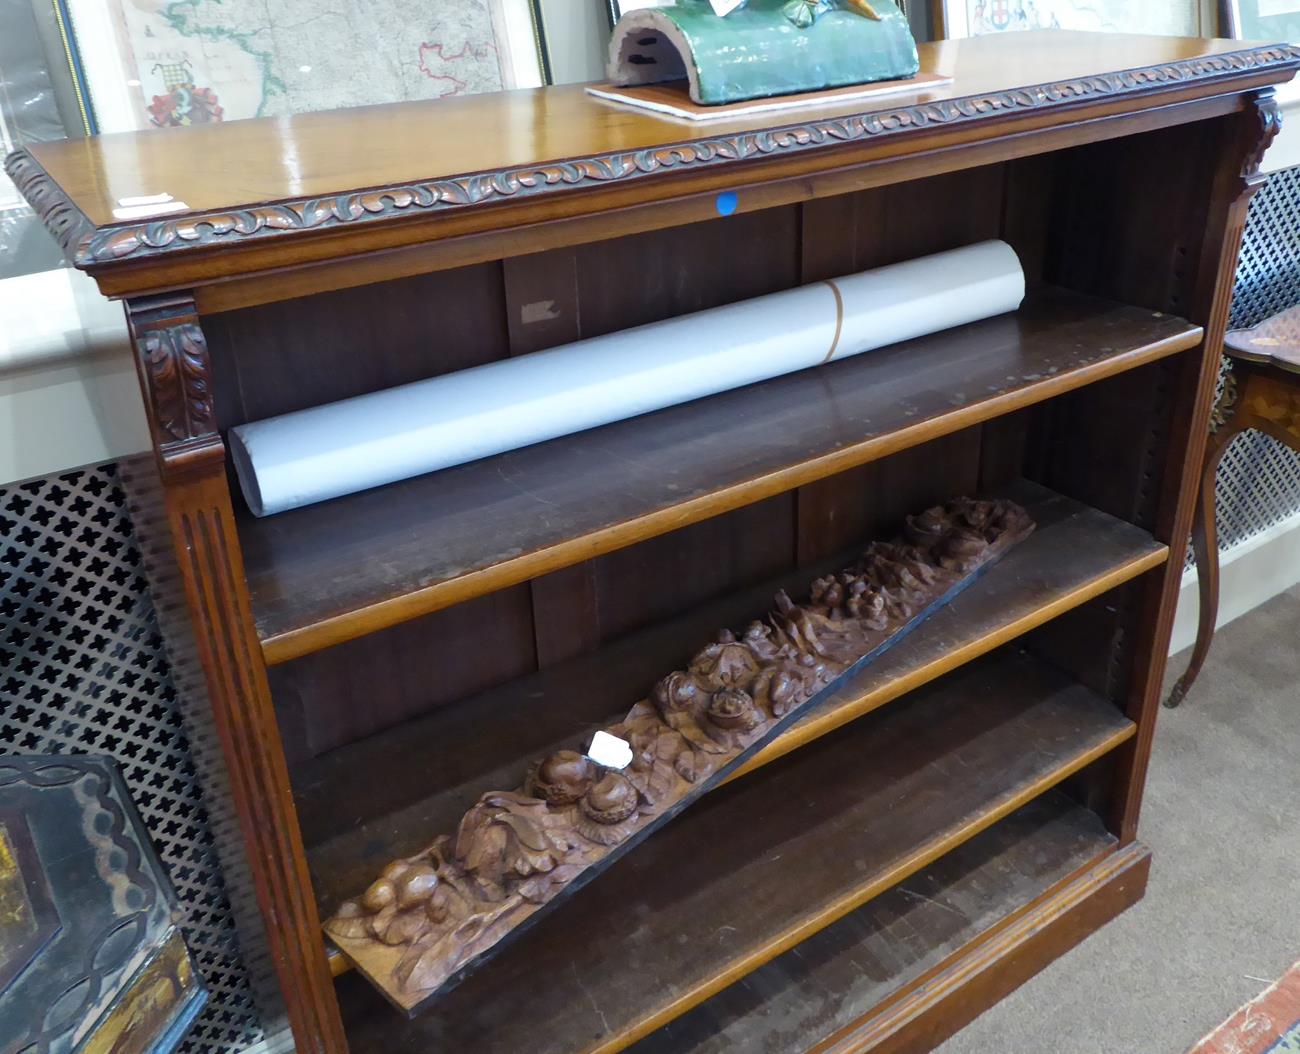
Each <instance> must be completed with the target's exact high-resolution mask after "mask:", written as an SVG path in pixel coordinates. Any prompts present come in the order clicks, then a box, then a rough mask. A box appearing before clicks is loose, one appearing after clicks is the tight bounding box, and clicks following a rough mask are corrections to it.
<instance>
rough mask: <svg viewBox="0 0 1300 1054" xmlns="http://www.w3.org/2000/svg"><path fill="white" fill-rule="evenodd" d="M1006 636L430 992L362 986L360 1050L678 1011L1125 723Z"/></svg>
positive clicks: (986, 817) (428, 1045)
mask: <svg viewBox="0 0 1300 1054" xmlns="http://www.w3.org/2000/svg"><path fill="white" fill-rule="evenodd" d="M1134 731H1135V728H1134V725H1133V724H1132V723H1131V722H1130V721H1128V720H1127V719H1126V718H1125V717H1124V716H1123V715H1122V714H1121V713H1120V711H1119V710H1118V708H1117V707H1116V706H1114V705H1113V704H1112V703H1110V702H1108V701H1107V700H1104V699H1102V698H1100V697H1099V696H1097V695H1095V694H1093V693H1092V692H1091V691H1089V690H1088V689H1086V688H1084V687H1083V686H1082V685H1080V684H1078V683H1077V682H1075V681H1073V680H1072V679H1071V678H1070V677H1069V676H1068V675H1066V674H1064V673H1062V672H1061V671H1059V670H1057V669H1056V668H1054V667H1050V666H1048V665H1046V664H1044V663H1041V662H1038V661H1036V660H1034V659H1033V658H1031V657H1030V656H1029V655H1028V654H1027V653H1025V652H1022V651H1018V650H1015V649H1012V648H1008V649H1002V650H1000V651H998V652H997V653H995V654H994V655H991V656H988V657H987V658H985V659H983V660H981V661H979V662H977V663H974V664H971V665H968V666H967V667H965V668H963V669H962V670H960V671H958V672H956V673H953V674H952V675H950V676H948V677H946V678H944V679H943V680H941V681H938V682H936V683H934V684H933V685H930V686H928V687H926V688H924V689H922V690H920V691H919V692H917V693H915V694H914V695H913V696H910V697H909V698H908V699H907V700H906V702H905V703H903V704H900V705H897V706H893V707H889V708H888V709H885V710H881V711H879V712H878V713H876V714H873V715H872V716H871V717H869V718H867V719H865V720H862V721H859V722H857V723H856V724H854V725H852V726H850V727H847V728H844V729H841V730H840V731H839V732H838V733H837V734H835V735H833V736H826V737H824V738H822V739H820V740H819V741H817V742H816V743H815V744H811V745H809V746H807V747H805V748H804V749H803V750H801V751H799V752H798V753H797V754H793V755H791V756H789V757H786V758H784V759H782V760H780V761H779V762H777V763H775V764H773V765H772V766H770V767H769V769H768V770H767V771H766V772H765V773H764V774H763V778H762V779H754V780H741V781H738V782H736V783H733V784H731V785H730V786H728V787H726V788H724V789H722V790H720V791H718V792H716V793H714V794H712V795H710V796H709V797H708V798H707V799H705V800H704V801H703V802H701V803H699V804H697V805H696V806H695V807H693V808H692V809H689V810H687V811H686V812H685V813H684V814H683V815H682V816H680V817H678V819H676V820H675V821H674V822H673V823H672V824H671V825H669V826H668V827H667V828H665V830H663V831H661V832H659V833H658V834H657V835H656V836H655V837H653V838H651V839H649V840H647V841H646V843H645V844H644V845H642V846H640V847H639V848H638V849H637V851H636V852H634V853H630V854H628V855H627V856H626V857H624V858H623V859H621V860H620V861H619V862H618V863H616V864H614V865H613V866H611V867H610V868H609V870H608V871H607V872H606V873H605V874H603V875H601V876H599V877H598V878H597V879H596V880H595V881H593V882H592V883H591V884H590V885H589V886H587V887H586V888H585V889H584V890H583V892H582V893H581V895H579V896H575V897H573V898H572V899H570V900H569V901H567V902H566V903H564V904H562V905H559V906H557V908H556V910H555V911H554V912H553V913H552V914H551V915H549V916H548V917H546V918H545V919H543V920H542V921H541V922H539V923H538V924H537V926H536V927H535V928H534V929H533V930H531V931H530V932H528V933H525V934H523V935H522V936H520V937H519V938H518V939H517V940H516V941H514V942H513V943H512V944H511V945H510V946H509V947H508V948H506V949H505V950H504V951H501V952H499V954H498V955H497V957H496V958H495V959H494V960H493V961H491V962H489V963H488V964H486V966H484V967H483V968H482V969H481V970H479V971H478V972H476V973H475V974H473V975H471V976H470V977H469V978H468V979H467V980H466V981H464V982H463V983H462V984H461V985H460V987H458V988H456V989H454V990H453V991H452V992H450V993H449V994H448V995H447V996H446V997H445V998H444V999H443V1000H442V1001H441V1002H439V1003H437V1004H435V1005H434V1006H433V1007H431V1008H430V1009H429V1010H428V1011H426V1012H425V1013H423V1014H421V1015H420V1016H418V1017H416V1018H415V1019H411V1020H407V1019H404V1018H403V1017H402V1015H401V1014H399V1013H397V1012H396V1011H394V1010H393V1009H392V1008H391V1007H388V1006H387V1005H383V1004H382V1003H381V1002H380V1001H378V1000H377V999H376V1000H371V1001H369V1002H368V1003H366V1004H364V1005H365V1006H366V1007H367V1009H365V1010H363V1011H360V1012H357V1014H356V1016H355V1017H354V1018H353V1019H352V1020H351V1021H350V1022H348V1029H349V1034H350V1038H351V1041H352V1043H353V1045H354V1047H355V1048H356V1049H359V1050H384V1051H386V1052H390V1054H404V1052H408V1051H409V1052H412V1054H414V1052H416V1051H419V1052H421V1054H423V1052H425V1051H428V1050H435V1049H447V1050H469V1049H472V1050H475V1051H482V1052H489V1051H500V1052H503V1054H505V1052H511V1054H513V1052H516V1051H521V1050H529V1051H531V1052H534V1054H549V1052H552V1051H554V1052H555V1054H578V1052H584V1054H595V1052H601V1054H607V1052H610V1051H614V1050H618V1049H622V1047H624V1046H626V1045H627V1044H628V1043H630V1042H632V1041H633V1040H635V1039H638V1038H640V1037H642V1036H644V1035H646V1034H647V1033H649V1032H650V1031H651V1030H652V1029H654V1028H657V1027H659V1026H660V1025H663V1024H664V1023H665V1022H667V1021H669V1020H672V1019H673V1018H675V1017H677V1016H679V1015H680V1014H682V1013H684V1012H685V1011H686V1010H688V1009H689V1008H691V1007H692V1006H695V1005H697V1004H699V1003H700V1002H702V1001H703V1000H704V999H707V998H708V997H709V996H711V995H713V994H714V993H715V992H718V991H720V990H721V989H722V988H724V987H726V986H727V985H729V984H731V983H733V982H734V981H736V980H738V979H739V978H740V977H743V976H744V975H745V974H747V973H749V972H751V971H753V970H754V969H756V968H758V967H759V966H761V965H762V964H763V963H765V962H767V961H769V960H771V959H773V958H774V957H776V956H777V955H779V954H780V953H782V952H784V951H786V950H788V949H789V948H791V947H793V946H794V945H795V944H797V943H799V942H800V941H802V940H804V939H806V938H807V937H809V936H811V935H812V934H814V933H816V932H818V931H819V930H822V929H824V928H825V927H827V926H829V925H831V924H832V923H834V922H836V921H837V920H839V919H841V918H843V917H844V916H845V915H847V914H848V913H850V912H852V911H854V910H855V909H856V908H858V907H860V906H861V905H862V904H864V903H866V902H867V901H868V900H870V899H871V898H872V897H875V896H877V895H878V894H880V893H882V892H884V891H885V890H886V889H888V888H889V887H890V886H893V885H895V884H896V883H898V882H900V881H901V880H903V879H905V878H907V877H908V876H909V875H912V874H914V873H915V872H916V871H918V870H920V869H921V868H923V867H925V866H927V865H928V864H930V863H932V862H933V861H935V860H937V859H938V858H939V857H941V856H943V855H944V854H945V853H947V852H949V851H951V850H952V849H954V848H955V847H957V846H959V845H961V844H962V843H964V842H966V841H968V840H969V839H971V838H972V837H974V836H975V835H977V834H978V833H979V832H981V831H983V830H985V829H986V828H988V827H989V826H991V825H992V824H994V823H996V822H997V821H998V820H1000V819H1002V818H1003V817H1005V816H1007V815H1009V814H1010V813H1012V812H1013V811H1015V810H1016V809H1018V808H1019V807H1020V806H1022V805H1024V804H1025V803H1026V802H1028V801H1030V800H1032V799H1033V798H1035V797H1037V796H1039V795H1041V794H1042V793H1044V792H1045V791H1047V790H1048V789H1049V788H1051V787H1053V786H1055V785H1056V784H1057V783H1059V782H1060V781H1061V780H1062V779H1064V778H1065V777H1067V776H1068V775H1070V774H1072V773H1074V772H1077V771H1078V770H1080V769H1081V768H1083V767H1084V766H1086V765H1088V764H1089V763H1091V762H1092V761H1094V760H1096V759H1097V758H1099V757H1101V756H1103V755H1104V754H1106V753H1107V752H1109V751H1111V750H1113V749H1114V748H1115V747H1117V746H1119V745H1120V744H1121V743H1123V742H1125V741H1126V740H1128V739H1129V738H1130V737H1131V736H1132V735H1133V733H1134Z"/></svg>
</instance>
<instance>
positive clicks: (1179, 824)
mask: <svg viewBox="0 0 1300 1054" xmlns="http://www.w3.org/2000/svg"><path fill="white" fill-rule="evenodd" d="M1186 661H1187V655H1186V654H1184V655H1180V656H1175V657H1174V658H1173V659H1172V660H1171V662H1170V666H1169V669H1170V682H1171V683H1172V681H1173V678H1174V676H1176V675H1177V674H1178V673H1180V672H1181V671H1182V669H1183V667H1184V665H1185V664H1186ZM1298 748H1300V587H1297V588H1296V589H1293V590H1291V591H1290V592H1288V593H1284V594H1283V595H1281V596H1279V597H1276V598H1275V599H1274V600H1272V601H1270V602H1269V603H1268V604H1265V605H1264V606H1263V607H1261V608H1258V609H1257V610H1255V611H1253V612H1251V613H1250V614H1249V615H1246V616H1244V617H1242V618H1240V619H1238V620H1237V621H1236V622H1233V623H1231V624H1230V625H1228V626H1225V627H1224V628H1223V629H1222V630H1221V631H1220V632H1219V634H1218V636H1217V637H1216V638H1215V642H1214V650H1213V651H1212V652H1211V653H1210V659H1209V662H1208V663H1207V665H1206V667H1205V670H1204V671H1203V672H1202V674H1201V677H1200V680H1198V681H1197V683H1196V686H1195V687H1194V688H1193V690H1192V694H1191V695H1190V696H1189V698H1188V700H1187V702H1186V703H1184V704H1183V706H1182V708H1181V709H1178V710H1162V711H1161V714H1160V722H1159V724H1158V726H1157V729H1156V741H1155V751H1154V753H1153V755H1152V763H1151V775H1150V780H1149V782H1148V784H1147V793H1146V800H1145V805H1144V807H1143V814H1142V821H1141V826H1140V831H1141V837H1142V839H1143V841H1145V842H1146V843H1147V844H1148V845H1149V846H1151V848H1152V850H1153V851H1154V854H1155V857H1154V863H1153V868H1152V872H1151V884H1150V886H1149V887H1148V890H1147V895H1146V898H1145V899H1144V900H1142V901H1141V902H1140V903H1139V904H1138V905H1137V906H1136V907H1134V908H1132V909H1131V910H1130V911H1128V912H1126V913H1125V914H1124V915H1121V916H1120V917H1119V918H1118V919H1116V920H1115V921H1114V922H1112V923H1111V924H1110V925H1109V926H1107V927H1106V928H1104V929H1102V930H1101V931H1099V932H1098V933H1096V934H1094V935H1093V936H1092V937H1090V938H1089V939H1088V940H1086V941H1085V942H1084V943H1083V944H1081V945H1080V946H1079V947H1077V948H1075V949H1074V950H1073V951H1072V952H1070V953H1069V954H1067V955H1065V956H1064V957H1063V958H1061V959H1060V960H1058V961H1057V962H1055V963H1053V964H1052V965H1051V966H1049V967H1048V968H1047V969H1046V970H1044V971H1043V972H1042V973H1041V974H1039V975H1038V976H1037V977H1035V978H1033V979H1032V980H1031V981H1029V982H1028V983H1027V984H1025V985H1024V986H1023V987H1022V988H1020V989H1019V990H1018V991H1016V992H1013V993H1012V994H1011V995H1010V996H1008V997H1007V998H1006V999H1005V1000H1003V1001H1002V1003H1000V1004H999V1005H998V1006H996V1007H994V1008H993V1009H992V1010H990V1011H989V1012H988V1013H986V1014H985V1015H984V1016H983V1017H981V1018H979V1019H978V1020H976V1021H975V1022H974V1023H973V1024H971V1025H970V1026H969V1027H968V1028H966V1029H965V1030H964V1031H962V1032H960V1033H958V1034H957V1035H956V1036H954V1037H953V1038H952V1039H951V1040H949V1041H948V1042H947V1043H945V1044H944V1045H943V1046H941V1047H940V1048H938V1049H939V1052H940V1054H1184V1052H1185V1051H1187V1050H1188V1049H1189V1048H1191V1047H1192V1046H1193V1045H1194V1044H1195V1043H1196V1042H1197V1041H1198V1040H1200V1039H1201V1037H1203V1036H1204V1035H1206V1034H1207V1033H1209V1032H1211V1031H1212V1030H1213V1029H1215V1028H1216V1027H1218V1025H1220V1024H1221V1023H1222V1022H1223V1021H1225V1020H1226V1019H1227V1018H1228V1017H1229V1016H1230V1015H1231V1014H1232V1013H1233V1011H1235V1010H1236V1009H1237V1008H1238V1007H1239V1006H1241V1005H1242V1004H1243V1003H1245V1002H1246V1001H1247V1000H1250V999H1253V998H1254V997H1256V996H1257V995H1259V994H1260V992H1261V991H1263V989H1264V988H1266V987H1267V986H1268V985H1269V984H1271V983H1272V982H1273V981H1275V980H1276V979H1277V978H1278V977H1280V976H1281V975H1282V974H1283V972H1285V971H1286V970H1287V968H1288V967H1290V966H1291V964H1292V963H1294V962H1295V961H1296V960H1297V959H1300V749H1298Z"/></svg>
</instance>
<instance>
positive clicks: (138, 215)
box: [113, 201, 190, 220]
mask: <svg viewBox="0 0 1300 1054" xmlns="http://www.w3.org/2000/svg"><path fill="white" fill-rule="evenodd" d="M189 211H190V207H189V206H188V205H186V204H185V202H183V201H161V202H158V203H156V204H153V205H125V206H123V207H122V208H117V209H114V210H113V218H114V219H117V220H142V219H145V218H146V217H148V216H166V215H168V214H169V213H172V212H189Z"/></svg>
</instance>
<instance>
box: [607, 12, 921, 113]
mask: <svg viewBox="0 0 1300 1054" xmlns="http://www.w3.org/2000/svg"><path fill="white" fill-rule="evenodd" d="M919 68H920V62H919V60H918V58H917V54H916V41H915V40H914V39H913V38H912V31H911V28H910V27H909V26H908V24H907V18H906V16H905V15H904V14H903V13H902V12H901V11H900V10H899V9H898V7H897V6H896V5H895V4H894V2H893V0H748V3H746V4H745V5H744V6H742V7H739V8H737V9H735V10H733V11H731V12H730V13H729V14H727V15H719V14H717V13H716V12H715V11H714V9H713V5H712V4H711V3H710V0H677V4H676V6H674V7H661V8H650V9H646V10H640V11H629V12H628V13H627V14H625V15H624V16H623V17H622V18H620V19H619V20H618V25H616V26H615V27H614V36H613V38H612V39H611V40H610V45H609V69H608V74H609V79H610V80H611V81H613V82H614V83H615V84H617V85H621V86H624V87H631V86H635V85H640V84H657V83H659V82H661V81H673V80H683V79H684V80H687V81H689V83H690V92H691V99H692V100H694V101H695V102H696V103H699V104H701V105H717V104H719V103H735V102H743V101H745V100H747V99H762V98H767V97H769V96H772V95H791V94H796V93H801V92H813V91H820V90H822V89H823V88H841V87H845V86H846V85H851V84H868V83H870V82H872V81H885V80H900V79H902V78H905V77H913V76H915V75H916V72H917V70H918V69H919Z"/></svg>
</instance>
